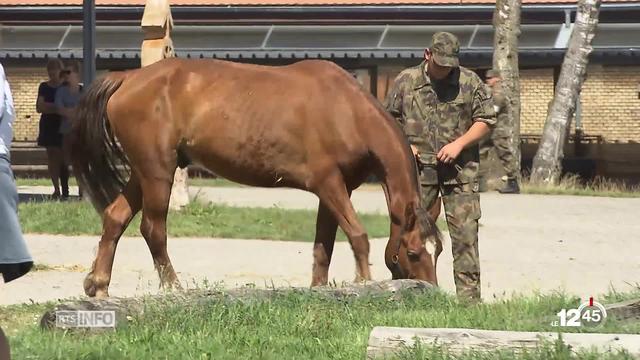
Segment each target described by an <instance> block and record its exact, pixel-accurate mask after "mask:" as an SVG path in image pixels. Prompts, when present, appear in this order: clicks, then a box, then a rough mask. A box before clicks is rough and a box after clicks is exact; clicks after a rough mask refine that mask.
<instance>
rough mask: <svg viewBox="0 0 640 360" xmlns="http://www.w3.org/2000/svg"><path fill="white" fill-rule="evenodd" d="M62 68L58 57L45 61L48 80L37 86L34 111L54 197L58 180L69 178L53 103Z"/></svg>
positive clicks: (58, 115)
mask: <svg viewBox="0 0 640 360" xmlns="http://www.w3.org/2000/svg"><path fill="white" fill-rule="evenodd" d="M62 70H63V64H62V61H60V60H59V59H51V60H49V62H48V63H47V73H48V74H49V80H48V81H45V82H43V83H41V84H40V86H39V87H38V100H37V101H36V111H37V112H38V113H39V114H41V115H40V129H39V130H40V132H39V134H38V145H39V146H42V147H44V148H46V149H47V160H48V168H49V176H50V177H51V182H52V183H53V198H54V199H57V198H59V197H60V182H61V181H60V180H62V183H66V182H68V178H69V175H68V171H67V172H65V171H64V169H63V159H64V157H63V156H64V154H63V151H62V138H63V137H62V134H60V124H61V123H62V117H61V116H60V114H58V112H57V109H56V107H55V104H54V101H55V96H56V91H57V90H58V88H59V87H60V86H61V85H62V78H61V72H62ZM61 177H63V179H61ZM62 192H63V193H67V194H68V192H69V189H68V187H67V188H66V189H65V188H64V186H63V189H62Z"/></svg>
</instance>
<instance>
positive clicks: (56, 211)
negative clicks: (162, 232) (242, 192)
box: [19, 201, 444, 241]
mask: <svg viewBox="0 0 640 360" xmlns="http://www.w3.org/2000/svg"><path fill="white" fill-rule="evenodd" d="M19 214H20V222H21V225H22V230H23V232H25V233H36V234H37V233H40V234H59V235H100V234H101V233H102V222H101V220H100V217H99V216H98V214H97V213H96V211H95V210H94V209H93V207H92V206H91V205H90V204H89V203H88V202H86V201H73V202H45V203H35V202H27V203H21V204H20V205H19ZM140 217H141V215H140V214H138V215H137V216H136V217H135V218H134V220H133V221H132V223H131V224H130V225H129V227H128V228H127V230H126V232H125V235H126V236H140ZM359 217H360V219H361V220H362V222H363V224H364V227H365V228H366V229H367V232H368V234H369V237H370V238H378V237H388V236H389V218H388V216H387V215H380V214H359ZM315 224H316V211H315V210H313V211H312V210H283V209H280V208H243V207H231V206H223V205H203V204H201V203H198V202H195V201H194V202H192V203H190V204H189V205H188V206H186V207H185V208H183V209H182V210H180V211H172V212H170V213H169V216H168V220H167V227H168V233H169V236H172V237H221V238H232V239H237V238H241V239H271V240H293V241H313V240H314V237H315V226H316V225H315ZM440 224H441V225H443V224H444V223H443V222H442V221H441V222H440ZM337 240H339V241H346V236H345V235H344V233H343V232H342V230H341V229H338V236H337Z"/></svg>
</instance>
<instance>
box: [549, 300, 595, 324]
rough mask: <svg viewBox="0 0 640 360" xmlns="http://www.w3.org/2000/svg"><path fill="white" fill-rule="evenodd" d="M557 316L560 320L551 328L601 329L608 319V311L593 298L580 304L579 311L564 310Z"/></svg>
mask: <svg viewBox="0 0 640 360" xmlns="http://www.w3.org/2000/svg"><path fill="white" fill-rule="evenodd" d="M556 316H557V317H558V318H559V320H554V321H552V322H551V326H560V327H580V326H586V327H593V328H595V327H599V326H602V324H604V322H605V320H606V319H607V310H606V309H605V308H604V306H602V304H600V303H599V302H597V301H593V297H590V298H589V301H587V302H584V303H582V304H580V306H579V307H578V308H577V309H562V310H560V311H559V312H558V313H557V314H556Z"/></svg>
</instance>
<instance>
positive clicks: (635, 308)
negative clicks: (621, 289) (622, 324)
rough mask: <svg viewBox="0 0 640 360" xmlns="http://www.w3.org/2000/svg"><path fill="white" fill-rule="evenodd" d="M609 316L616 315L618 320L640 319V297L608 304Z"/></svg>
mask: <svg viewBox="0 0 640 360" xmlns="http://www.w3.org/2000/svg"><path fill="white" fill-rule="evenodd" d="M604 308H605V309H606V310H607V316H613V317H616V318H617V319H618V320H630V319H635V320H640V299H633V300H628V301H623V302H619V303H615V304H610V305H606V306H605V307H604Z"/></svg>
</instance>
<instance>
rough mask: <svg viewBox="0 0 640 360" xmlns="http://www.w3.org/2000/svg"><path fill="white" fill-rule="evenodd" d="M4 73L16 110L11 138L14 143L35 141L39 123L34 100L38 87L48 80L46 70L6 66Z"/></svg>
mask: <svg viewBox="0 0 640 360" xmlns="http://www.w3.org/2000/svg"><path fill="white" fill-rule="evenodd" d="M5 72H6V74H7V80H8V81H9V85H10V86H11V93H12V95H13V102H14V106H15V108H16V120H15V122H14V127H13V137H14V139H15V141H36V140H37V138H38V124H39V122H40V114H38V113H37V112H36V100H37V98H38V86H39V85H40V83H41V82H43V81H46V80H47V79H48V78H49V77H48V76H47V71H46V68H45V67H44V66H43V67H42V68H32V67H15V66H6V67H5Z"/></svg>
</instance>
